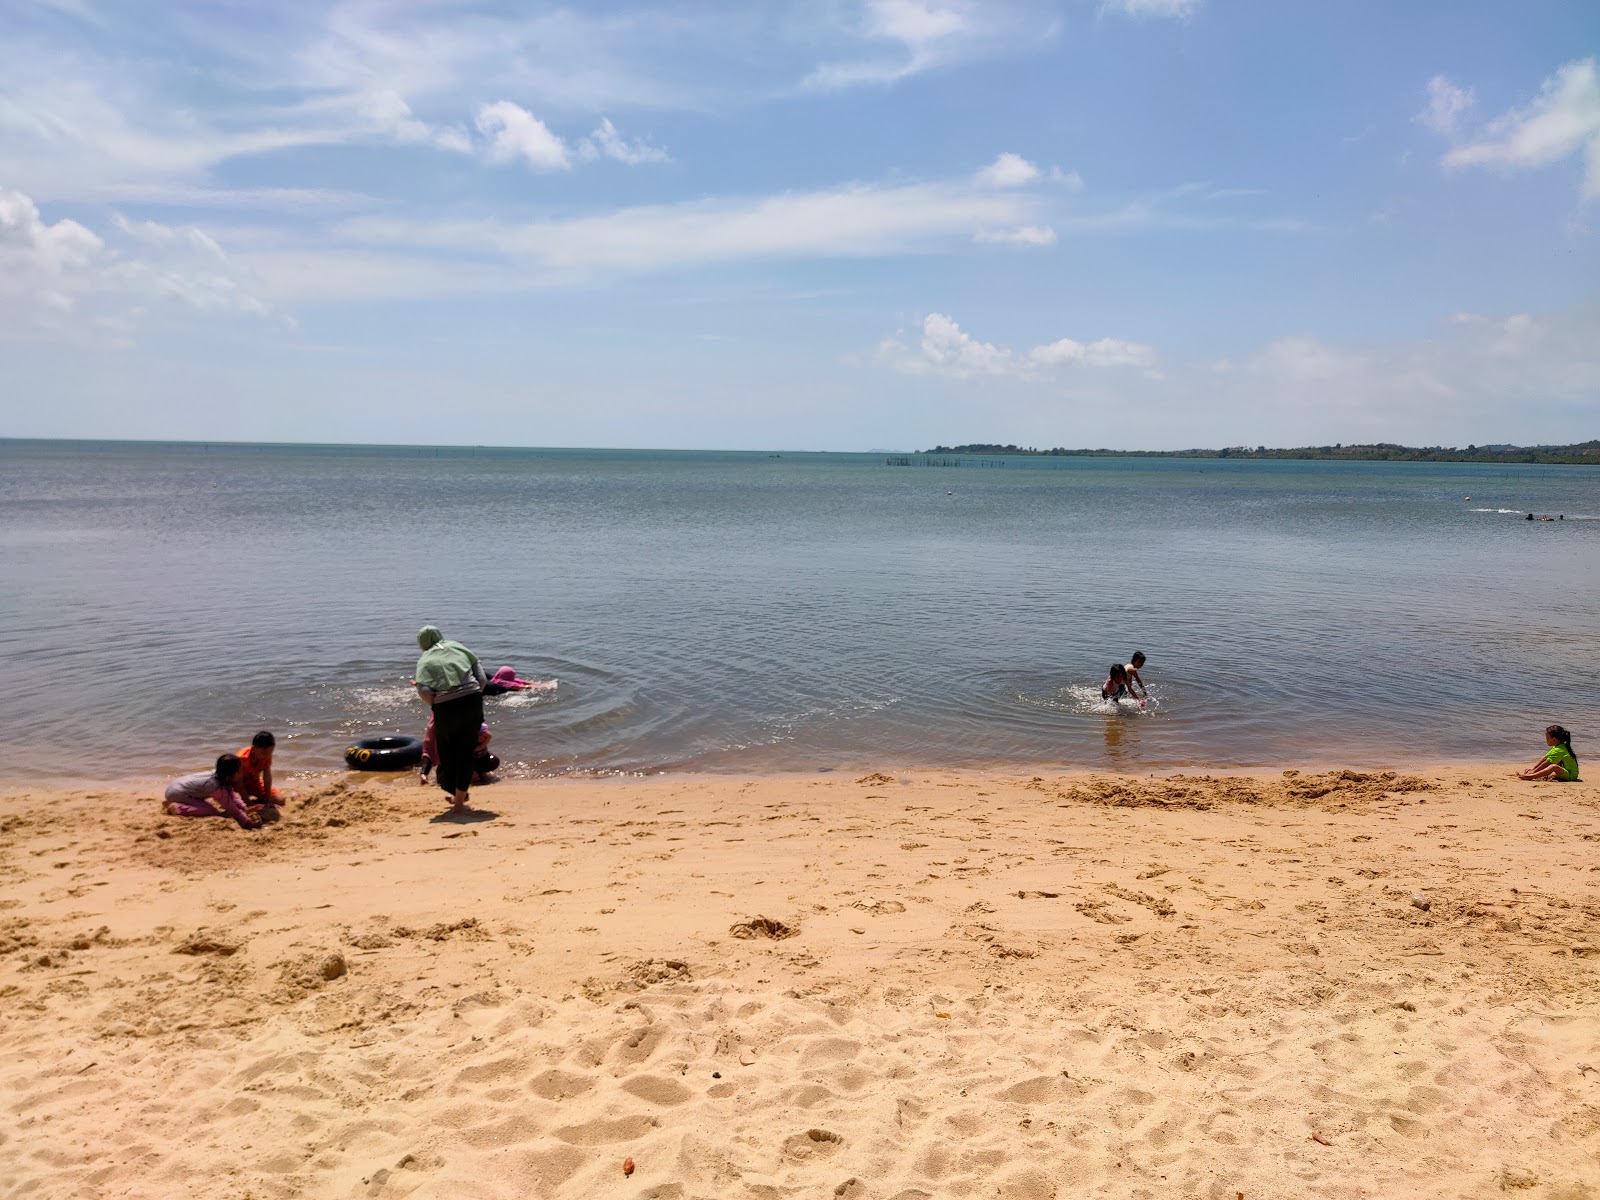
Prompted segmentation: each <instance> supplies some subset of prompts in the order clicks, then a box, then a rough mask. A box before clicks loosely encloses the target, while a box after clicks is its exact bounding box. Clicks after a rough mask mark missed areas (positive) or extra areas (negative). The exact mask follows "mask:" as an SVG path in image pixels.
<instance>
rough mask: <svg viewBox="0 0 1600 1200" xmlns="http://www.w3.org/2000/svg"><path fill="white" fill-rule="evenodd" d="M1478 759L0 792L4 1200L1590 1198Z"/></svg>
mask: <svg viewBox="0 0 1600 1200" xmlns="http://www.w3.org/2000/svg"><path fill="white" fill-rule="evenodd" d="M1514 770H1515V767H1513V766H1509V765H1490V766H1481V767H1461V766H1458V765H1456V766H1445V767H1438V768H1429V769H1418V770H1412V771H1408V772H1406V773H1403V774H1398V775H1396V774H1390V773H1374V772H1367V773H1362V772H1337V771H1335V772H1321V773H1312V772H1310V771H1306V772H1301V773H1292V772H1290V773H1278V772H1272V773H1255V774H1243V775H1239V774H1209V775H1199V774H1191V775H1188V776H1183V775H1163V776H1160V777H1130V776H1114V775H1107V774H1083V775H1057V774H1049V775H1031V774H1026V773H1025V774H1020V775H1009V774H964V773H910V774H904V773H902V774H899V775H897V776H894V777H891V776H888V775H882V774H869V775H866V776H863V777H858V778H849V777H840V776H834V775H811V776H805V777H765V778H729V777H714V776H694V775H680V776H666V777H655V778H649V779H643V780H572V779H567V780H559V781H550V782H539V783H502V784H497V785H495V786H492V787H485V788H482V789H478V790H475V792H474V799H475V801H476V802H477V803H478V804H479V805H481V806H482V807H483V808H485V809H490V810H493V812H494V813H495V814H497V815H495V816H494V817H493V818H492V819H480V820H471V821H462V822H453V821H448V820H439V819H437V818H438V816H439V814H440V813H441V810H442V797H441V795H440V793H438V792H437V791H435V790H433V789H431V788H429V789H424V788H419V787H417V786H416V784H415V782H414V780H412V779H411V778H410V777H409V776H407V777H403V778H399V779H389V778H381V777H359V776H345V777H338V778H332V779H323V780H303V781H300V782H298V783H295V784H291V785H290V786H291V788H292V790H294V791H296V792H297V793H298V795H297V796H296V798H295V799H294V800H293V801H292V802H291V803H290V804H288V805H287V807H286V808H285V811H284V815H283V819H282V821H281V822H279V823H278V824H276V825H274V826H272V827H270V828H268V829H265V830H263V831H259V832H246V831H243V830H240V829H238V828H237V827H235V826H233V825H232V824H231V823H226V822H224V821H222V820H220V819H219V820H212V821H193V820H188V821H185V820H180V819H176V818H171V817H165V816H163V815H161V813H160V811H159V803H158V800H157V791H156V789H154V788H104V789H93V790H88V791H86V790H73V791H68V792H54V793H50V792H45V791H40V790H36V789H34V790H20V789H12V790H10V791H8V792H6V793H5V794H4V795H0V878H3V880H4V889H3V891H0V998H3V1000H4V1008H3V1010H0V1011H3V1013H4V1019H3V1021H0V1112H3V1114H4V1118H5V1119H4V1121H0V1164H4V1169H3V1170H0V1197H23V1196H29V1197H35V1196H39V1197H45V1196H48V1197H56V1196H63V1197H64V1196H73V1197H163V1198H165V1197H172V1196H192V1197H218V1198H221V1197H229V1198H237V1197H245V1196H249V1197H253V1198H255V1200H268V1198H278V1197H322V1196H328V1197H382V1198H390V1197H401V1196H415V1197H440V1198H443V1197H451V1198H471V1197H528V1196H539V1197H559V1198H567V1197H572V1198H576V1197H592V1196H618V1197H630V1198H634V1197H652V1198H656V1200H668V1198H672V1197H681V1198H688V1197H761V1198H779V1197H788V1196H795V1197H812V1196H822V1197H831V1196H837V1197H849V1198H856V1200H875V1198H883V1200H890V1198H897V1200H915V1198H918V1197H945V1196H1003V1197H1020V1198H1024V1200H1032V1198H1044V1197H1062V1198H1063V1200H1064V1198H1066V1197H1076V1196H1085V1195H1094V1196H1103V1197H1123V1196H1126V1197H1146V1196H1147V1197H1171V1196H1180V1197H1189V1196H1195V1197H1207V1198H1211V1197H1221V1198H1225V1200H1235V1198H1236V1197H1237V1196H1238V1195H1239V1194H1241V1193H1242V1194H1243V1195H1244V1196H1245V1197H1247V1198H1248V1200H1258V1198H1259V1200H1266V1198H1268V1197H1274V1198H1276V1197H1288V1196H1297V1197H1341V1198H1345V1197H1348V1198H1351V1200H1354V1198H1356V1197H1414V1196H1419V1197H1433V1196H1437V1197H1452V1198H1455V1197H1479V1196H1482V1197H1488V1196H1502V1195H1504V1194H1506V1193H1508V1192H1509V1193H1510V1194H1513V1195H1521V1196H1527V1197H1530V1198H1538V1200H1577V1198H1579V1197H1591V1196H1600V987H1597V986H1596V985H1597V967H1600V854H1597V851H1600V795H1597V793H1596V792H1595V790H1594V785H1592V784H1589V783H1579V784H1565V785H1563V784H1549V783H1543V784H1533V783H1522V782H1519V781H1517V780H1515V779H1513V778H1511V777H1510V776H1511V774H1512V772H1513V771H1514ZM629 1162H631V1164H632V1166H633V1171H632V1174H631V1175H628V1174H625V1166H626V1165H627V1164H628V1163H629Z"/></svg>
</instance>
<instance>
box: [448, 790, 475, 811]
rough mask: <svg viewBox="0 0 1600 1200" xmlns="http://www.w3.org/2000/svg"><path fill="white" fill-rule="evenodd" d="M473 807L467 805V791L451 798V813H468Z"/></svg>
mask: <svg viewBox="0 0 1600 1200" xmlns="http://www.w3.org/2000/svg"><path fill="white" fill-rule="evenodd" d="M471 807H472V805H470V804H469V803H467V793H466V791H465V790H463V791H459V792H457V793H456V794H455V795H454V796H452V797H450V811H451V812H466V811H467V809H469V808H471Z"/></svg>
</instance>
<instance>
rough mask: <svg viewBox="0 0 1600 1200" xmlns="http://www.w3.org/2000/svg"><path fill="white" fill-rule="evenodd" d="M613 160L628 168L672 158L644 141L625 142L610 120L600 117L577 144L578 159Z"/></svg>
mask: <svg viewBox="0 0 1600 1200" xmlns="http://www.w3.org/2000/svg"><path fill="white" fill-rule="evenodd" d="M602 156H603V157H605V158H609V159H613V160H615V161H616V162H619V163H623V164H625V165H627V166H630V167H636V166H639V165H640V164H642V163H664V162H671V161H672V158H671V156H670V155H668V154H667V152H666V151H665V150H663V149H661V148H660V147H658V146H652V145H650V144H649V143H648V142H645V141H642V140H641V141H635V142H629V141H627V140H626V139H625V138H624V137H623V136H622V135H621V134H620V133H618V132H617V127H616V126H615V125H613V124H612V123H611V118H609V117H602V118H601V119H600V125H599V127H598V128H597V129H596V130H595V131H594V132H593V133H591V134H590V135H589V136H588V137H586V138H584V139H583V141H581V142H579V143H578V157H579V158H582V159H585V160H588V159H595V158H600V157H602Z"/></svg>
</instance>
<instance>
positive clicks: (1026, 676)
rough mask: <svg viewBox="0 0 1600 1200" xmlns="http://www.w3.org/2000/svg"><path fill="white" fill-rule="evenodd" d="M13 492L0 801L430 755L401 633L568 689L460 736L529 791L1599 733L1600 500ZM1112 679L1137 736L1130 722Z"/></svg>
mask: <svg viewBox="0 0 1600 1200" xmlns="http://www.w3.org/2000/svg"><path fill="white" fill-rule="evenodd" d="M0 468H3V470H0V652H3V653H4V655H5V657H6V661H7V663H8V665H9V666H10V682H9V686H8V687H7V688H6V689H5V690H6V695H5V696H4V697H3V698H0V754H3V759H4V763H5V776H4V778H5V781H7V782H27V781H30V780H37V779H44V778H53V777H59V776H63V775H66V776H72V777H81V778H120V777H131V776H146V775H157V774H161V773H164V772H168V771H177V770H180V769H192V768H195V767H198V766H200V765H203V764H204V763H205V762H206V761H207V759H208V758H210V757H211V756H214V755H215V754H216V753H218V752H220V751H222V750H228V749H235V748H237V747H238V746H241V745H243V744H244V743H245V742H246V741H247V740H248V738H249V735H250V734H251V733H252V732H253V731H254V730H255V729H257V728H258V727H263V726H265V727H268V728H272V729H274V730H275V731H276V732H277V734H278V737H279V740H280V743H281V744H282V749H281V750H280V752H279V762H280V770H283V771H292V770H297V769H326V768H330V767H336V766H338V765H339V764H340V761H341V759H340V756H341V753H342V751H343V749H344V747H345V746H346V745H347V744H348V743H349V742H350V741H351V740H353V739H355V738H357V737H362V736H367V735H370V734H374V733H378V732H420V727H421V725H422V724H423V721H424V718H425V713H424V711H423V709H422V707H421V705H420V703H419V702H418V701H416V700H415V699H414V698H413V696H412V693H411V690H410V688H409V687H408V686H407V683H406V680H407V678H408V676H409V675H410V674H411V671H412V668H413V666H414V663H415V659H416V650H415V643H414V642H413V640H412V638H413V635H414V633H415V631H416V628H417V627H418V626H419V625H421V624H423V623H424V622H433V623H436V624H438V625H440V626H441V627H442V628H443V629H444V630H445V632H446V634H447V636H450V637H453V638H456V639H458V640H460V641H463V642H465V643H467V644H468V645H469V646H472V647H473V648H474V649H475V650H476V651H477V652H478V653H479V654H480V655H481V656H482V658H483V660H484V663H485V666H486V667H487V668H488V669H490V670H493V669H494V668H495V667H497V666H499V665H501V664H502V663H508V664H511V665H512V666H515V667H516V668H517V670H518V672H519V673H520V674H522V675H523V676H526V677H533V678H541V679H556V680H558V681H559V685H558V686H557V687H556V688H555V689H554V691H550V692H538V693H524V694H521V695H517V696H514V697H507V698H497V699H490V700H489V701H488V702H487V704H488V711H489V721H490V724H491V726H492V728H493V729H494V732H495V749H496V750H497V751H498V752H499V753H500V755H501V756H502V757H503V758H504V759H505V760H506V762H507V766H508V769H509V770H511V771H512V772H513V773H519V774H520V773H527V774H540V773H552V772H564V771H572V770H601V771H648V770H657V769H685V768H689V769H701V770H706V769H709V770H740V771H744V770H751V771H769V770H784V771H787V770H802V771H804V770H821V769H829V768H837V769H849V768H852V767H855V766H862V765H871V766H874V767H895V766H990V765H1015V766H1034V765H1087V766H1104V765H1112V766H1116V767H1119V768H1122V769H1128V770H1134V769H1141V768H1149V769H1152V770H1154V769H1158V768H1164V767H1171V766H1177V765H1270V764H1277V763H1288V762H1309V761H1335V760H1336V761H1344V762H1394V763H1403V762H1404V761H1406V760H1407V759H1410V760H1414V761H1434V760H1441V759H1485V758H1527V759H1528V760H1529V761H1532V759H1533V758H1534V757H1535V756H1536V755H1537V754H1538V753H1539V752H1540V751H1541V750H1542V748H1543V742H1542V738H1541V737H1540V731H1541V730H1542V728H1543V727H1544V726H1545V725H1546V724H1548V723H1550V722H1551V721H1560V722H1561V723H1563V724H1565V725H1567V726H1569V727H1570V728H1572V729H1573V731H1574V732H1575V734H1576V735H1577V738H1578V740H1577V749H1578V752H1579V754H1580V756H1581V755H1582V754H1583V751H1584V746H1585V739H1586V736H1587V735H1588V734H1589V733H1590V731H1593V730H1596V729H1597V728H1600V721H1597V719H1596V718H1597V717H1600V684H1597V681H1596V671H1595V667H1596V664H1597V663H1600V605H1597V604H1596V600H1595V595H1596V584H1597V583H1600V553H1597V551H1600V519H1597V518H1600V469H1593V470H1591V469H1589V468H1584V467H1546V466H1530V465H1525V464H1515V465H1505V466H1495V467H1485V466H1480V465H1477V464H1443V463H1321V462H1317V463H1298V462H1256V461H1231V460H1174V459H1108V458H1096V459H1055V460H1011V461H1008V462H1006V464H1005V465H1004V466H1003V467H1001V468H999V469H976V468H974V467H972V466H968V467H965V468H962V469H953V468H921V467H917V468H904V467H891V466H886V465H885V461H884V456H882V455H843V454H787V453H786V454H783V455H782V456H781V457H771V456H769V455H767V454H765V453H752V454H732V453H692V452H640V451H580V450H478V451H471V450H461V449H446V450H437V451H436V450H433V449H427V450H418V449H415V448H376V447H365V448H363V447H282V446H217V445H212V446H202V445H199V444H193V445H173V444H131V443H120V444H119V443H61V442H54V443H52V442H18V441H0ZM951 493H953V494H951ZM1466 496H1471V497H1472V499H1471V500H1470V501H1469V500H1466V499H1464V497H1466ZM1530 510H1531V511H1534V512H1536V513H1550V514H1552V515H1553V514H1557V513H1561V514H1564V515H1565V516H1566V518H1567V519H1566V520H1564V521H1560V522H1556V521H1551V522H1541V521H1533V522H1528V521H1526V520H1524V519H1522V518H1523V515H1524V514H1525V513H1526V512H1528V511H1530ZM1135 649H1143V650H1144V651H1145V653H1146V654H1148V655H1149V659H1150V661H1149V664H1148V666H1147V668H1146V670H1145V678H1146V682H1147V683H1148V684H1149V686H1150V688H1151V690H1152V692H1153V694H1154V697H1155V698H1156V703H1155V704H1154V705H1153V706H1151V707H1150V708H1147V709H1144V710H1140V709H1137V708H1135V707H1134V706H1130V705H1122V706H1120V710H1118V709H1117V706H1111V705H1106V704H1104V703H1102V702H1101V701H1100V699H1099V692H1098V688H1099V683H1100V681H1101V680H1102V679H1103V678H1104V676H1105V668H1106V666H1107V664H1109V663H1110V662H1112V661H1116V660H1121V661H1126V659H1127V657H1128V656H1129V655H1130V654H1131V653H1132V651H1133V650H1135Z"/></svg>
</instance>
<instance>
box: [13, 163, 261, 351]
mask: <svg viewBox="0 0 1600 1200" xmlns="http://www.w3.org/2000/svg"><path fill="white" fill-rule="evenodd" d="M108 232H112V233H113V234H114V235H115V238H114V243H108V242H107V240H106V239H105V238H102V237H101V236H100V235H99V234H97V233H94V232H93V231H91V230H89V229H87V228H85V227H84V226H82V225H80V224H78V223H77V222H76V221H72V220H66V219H63V220H60V221H57V222H55V223H54V224H47V223H46V222H45V220H44V219H43V218H42V217H41V216H40V213H39V209H38V206H37V205H36V204H35V203H34V202H33V199H32V198H31V197H30V196H27V195H25V194H23V193H21V192H17V191H13V190H11V189H8V188H3V187H0V314H4V315H5V317H6V318H7V320H6V321H5V322H4V326H5V328H6V330H7V331H8V332H10V333H13V334H24V335H29V336H39V335H58V336H59V335H66V336H81V335H82V334H83V333H84V332H85V331H88V330H94V329H99V330H103V331H104V330H114V331H115V333H114V337H115V340H116V341H117V342H119V343H121V342H124V341H126V339H127V338H128V337H130V336H131V332H132V330H133V329H134V328H136V327H137V326H138V325H139V324H141V323H148V322H149V321H150V320H153V319H158V318H159V315H160V314H159V306H160V302H162V301H176V302H178V303H179V304H181V305H182V306H183V307H185V308H188V309H191V310H194V311H197V312H202V313H213V314H216V313H234V314H248V315H254V316H267V315H269V313H270V310H269V308H268V306H267V305H266V303H265V302H264V301H262V300H261V299H260V298H259V297H258V296H256V295H255V294H254V292H253V290H252V289H251V287H250V281H249V279H248V277H247V275H246V274H245V273H244V272H242V271H241V270H240V269H239V268H238V267H237V266H235V265H234V264H233V263H231V262H230V261H229V259H228V256H227V255H226V254H225V253H224V252H223V249H222V247H221V246H220V245H219V244H218V243H217V241H216V240H215V239H214V238H212V237H211V236H210V235H209V234H207V233H205V232H204V231H203V230H200V229H196V228H193V227H189V228H175V227H173V226H170V225H163V224H160V223H159V222H155V221H133V220H129V219H128V218H126V217H124V216H123V215H122V214H120V213H119V214H115V215H114V216H113V218H112V229H111V230H110V231H108ZM69 314H72V319H71V320H70V321H68V320H67V317H68V315H69ZM79 314H82V315H81V316H80V315H79Z"/></svg>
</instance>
